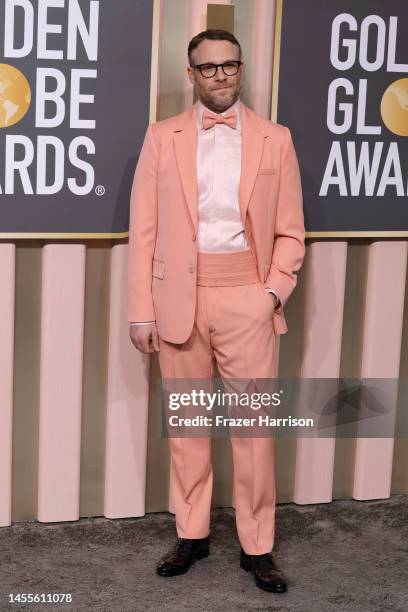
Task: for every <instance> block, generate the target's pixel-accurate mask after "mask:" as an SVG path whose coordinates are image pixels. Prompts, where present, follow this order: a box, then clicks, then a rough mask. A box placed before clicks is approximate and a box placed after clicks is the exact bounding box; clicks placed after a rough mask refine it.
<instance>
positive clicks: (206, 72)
mask: <svg viewBox="0 0 408 612" xmlns="http://www.w3.org/2000/svg"><path fill="white" fill-rule="evenodd" d="M242 63H243V62H240V61H239V60H236V61H230V62H224V63H223V64H196V65H195V66H193V68H197V70H199V71H200V73H201V76H203V77H204V78H205V79H211V77H214V76H215V75H216V73H217V70H218V68H222V71H223V73H224V74H225V76H234V75H235V74H237V72H238V70H239V67H240V66H241V64H242Z"/></svg>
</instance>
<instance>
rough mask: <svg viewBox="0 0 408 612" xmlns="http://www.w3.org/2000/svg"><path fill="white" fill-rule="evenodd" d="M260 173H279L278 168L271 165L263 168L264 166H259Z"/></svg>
mask: <svg viewBox="0 0 408 612" xmlns="http://www.w3.org/2000/svg"><path fill="white" fill-rule="evenodd" d="M258 174H278V169H277V168H273V167H269V166H265V167H263V168H262V167H261V168H259V170H258Z"/></svg>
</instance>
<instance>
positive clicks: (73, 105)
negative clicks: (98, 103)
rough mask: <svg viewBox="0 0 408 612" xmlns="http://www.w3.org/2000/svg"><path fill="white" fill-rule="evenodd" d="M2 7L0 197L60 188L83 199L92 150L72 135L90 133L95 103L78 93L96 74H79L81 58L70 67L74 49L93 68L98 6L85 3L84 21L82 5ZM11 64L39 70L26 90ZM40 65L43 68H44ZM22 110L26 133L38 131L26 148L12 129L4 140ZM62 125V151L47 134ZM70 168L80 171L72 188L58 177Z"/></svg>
mask: <svg viewBox="0 0 408 612" xmlns="http://www.w3.org/2000/svg"><path fill="white" fill-rule="evenodd" d="M3 3H4V24H3V25H2V29H3V40H4V44H3V58H4V59H9V60H10V61H9V62H7V63H3V64H0V136H2V135H3V133H4V132H6V133H5V137H4V139H3V140H2V146H3V147H4V150H3V151H0V155H1V157H2V164H1V170H0V171H2V172H3V173H4V175H3V177H1V176H0V194H2V193H4V194H14V193H15V192H16V190H17V189H16V186H17V185H21V186H22V189H23V192H24V193H25V194H34V193H35V194H40V195H52V194H55V193H58V192H59V191H61V190H62V189H63V188H64V186H66V187H67V188H68V189H69V191H70V192H71V193H73V194H75V195H86V194H88V193H90V192H91V191H92V189H93V187H94V182H95V174H94V168H93V166H92V164H91V163H90V162H89V161H88V159H87V158H88V157H89V156H90V155H91V156H92V155H94V154H95V144H94V140H93V139H92V138H91V137H90V136H89V135H84V134H79V135H76V133H78V132H81V130H95V120H94V119H90V118H89V114H90V113H89V106H90V105H91V106H92V105H94V104H95V99H94V98H95V96H94V95H93V94H90V93H84V91H86V92H89V90H92V83H95V79H96V78H97V70H96V69H95V68H86V67H84V61H83V58H81V62H80V67H79V66H78V67H76V66H75V62H76V61H77V59H78V49H79V48H80V47H81V48H82V49H83V51H84V53H85V55H86V59H87V61H89V62H90V63H91V65H94V64H95V62H97V60H98V32H99V0H89V3H88V6H87V11H86V15H87V18H86V17H85V16H84V13H83V9H84V5H85V2H81V5H80V4H79V1H78V0H33V1H31V0H3ZM51 14H52V18H51ZM58 18H59V19H58ZM17 34H18V35H17ZM13 59H17V60H18V62H19V67H21V64H22V63H23V62H24V61H25V60H26V61H27V64H28V62H30V66H32V63H33V62H37V60H41V66H39V65H36V66H35V82H32V83H29V82H28V80H27V78H26V76H25V75H24V74H23V71H22V70H21V69H17V68H16V67H15V66H13V63H12V62H13ZM47 61H49V62H50V65H49V66H48V67H47V66H46V65H44V64H46V62H47ZM51 64H52V65H51ZM32 92H34V93H33V97H32ZM30 106H31V107H33V117H34V127H35V128H36V129H39V130H41V131H40V132H39V133H38V135H37V137H36V138H35V139H33V140H32V139H30V138H29V137H28V136H27V135H25V134H16V133H15V131H16V129H15V128H14V129H12V130H11V131H10V133H8V128H12V126H15V125H17V124H18V123H19V122H21V120H22V119H23V118H24V116H25V115H26V114H27V112H28V110H29V109H30ZM84 109H87V110H86V111H85V112H86V115H87V118H86V119H85V118H83V114H85V113H84ZM81 111H82V115H81ZM67 120H68V121H67ZM63 122H66V123H67V124H68V127H69V138H70V142H68V143H67V142H65V139H64V140H62V139H61V138H59V137H58V136H56V135H55V134H53V133H52V130H56V129H57V128H59V127H60V126H62V124H63ZM83 151H84V152H85V153H83ZM50 160H52V169H53V176H51V177H50V174H51V171H50V170H51V169H50V166H49V164H50ZM70 166H72V167H74V168H76V169H77V171H78V170H79V171H80V174H81V175H82V176H81V179H80V180H78V179H77V178H74V177H72V176H65V174H66V173H65V169H66V168H68V172H69V167H70ZM77 171H76V174H78V172H77ZM46 179H47V180H46ZM50 179H52V181H51V182H50ZM17 181H18V183H17ZM47 181H48V182H47Z"/></svg>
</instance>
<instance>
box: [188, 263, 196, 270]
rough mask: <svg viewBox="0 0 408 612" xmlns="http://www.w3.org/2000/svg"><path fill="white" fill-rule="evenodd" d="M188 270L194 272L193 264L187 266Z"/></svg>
mask: <svg viewBox="0 0 408 612" xmlns="http://www.w3.org/2000/svg"><path fill="white" fill-rule="evenodd" d="M188 270H189V272H194V270H195V265H194V264H190V266H189V268H188Z"/></svg>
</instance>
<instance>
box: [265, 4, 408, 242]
mask: <svg viewBox="0 0 408 612" xmlns="http://www.w3.org/2000/svg"><path fill="white" fill-rule="evenodd" d="M280 34H281V45H280V63H279V84H278V85H275V86H278V87H279V90H278V102H277V121H278V122H280V123H283V124H285V125H287V126H289V127H290V129H291V131H292V136H293V140H294V144H295V147H296V151H297V153H298V157H299V163H300V167H301V173H302V186H303V194H304V207H305V222H306V231H307V232H310V233H313V234H309V235H319V233H321V235H325V232H335V233H336V234H337V235H339V236H342V235H345V236H347V235H349V234H348V232H365V235H379V234H376V233H375V232H384V234H383V235H384V236H387V235H388V236H406V235H408V197H407V196H408V78H407V76H408V3H407V2H406V0H389V1H387V2H384V1H383V0H370V1H369V0H359V2H356V1H355V0H331V1H330V2H327V0H309V1H308V2H304V0H282V22H281V32H280ZM356 235H359V234H356ZM360 235H361V234H360ZM380 235H381V234H380Z"/></svg>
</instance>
